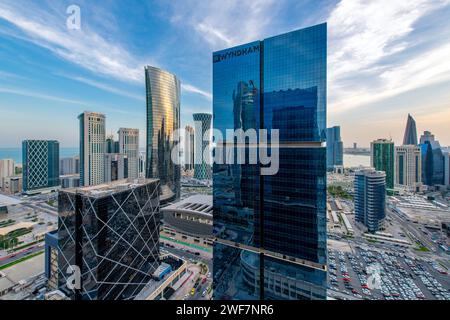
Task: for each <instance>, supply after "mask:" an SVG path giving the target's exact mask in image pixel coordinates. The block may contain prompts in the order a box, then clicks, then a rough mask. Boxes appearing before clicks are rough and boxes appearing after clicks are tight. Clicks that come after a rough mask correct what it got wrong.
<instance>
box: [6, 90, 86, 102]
mask: <svg viewBox="0 0 450 320" xmlns="http://www.w3.org/2000/svg"><path fill="white" fill-rule="evenodd" d="M0 93H6V94H14V95H19V96H24V97H32V98H38V99H44V100H50V101H56V102H63V103H70V104H77V105H84V106H85V105H86V103H84V102H82V101H79V100H73V99H66V98H62V97H58V96H53V95H48V94H42V93H38V92H33V91H30V90H21V89H16V88H8V87H0Z"/></svg>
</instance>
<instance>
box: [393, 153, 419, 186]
mask: <svg viewBox="0 0 450 320" xmlns="http://www.w3.org/2000/svg"><path fill="white" fill-rule="evenodd" d="M421 183H422V159H421V154H420V147H419V146H416V145H405V146H400V147H395V186H396V187H399V188H403V189H406V190H408V191H412V192H414V191H417V190H418V187H419V186H420V185H421Z"/></svg>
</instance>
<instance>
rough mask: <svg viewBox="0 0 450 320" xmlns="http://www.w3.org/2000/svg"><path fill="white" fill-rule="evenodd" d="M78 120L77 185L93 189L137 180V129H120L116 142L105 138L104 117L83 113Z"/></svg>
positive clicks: (109, 137)
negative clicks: (78, 165)
mask: <svg viewBox="0 0 450 320" xmlns="http://www.w3.org/2000/svg"><path fill="white" fill-rule="evenodd" d="M78 119H79V121H80V157H79V159H80V160H79V163H80V169H79V173H80V185H81V186H95V185H99V184H102V183H107V182H111V181H116V180H120V179H125V178H131V179H136V178H138V177H139V130H138V129H128V128H120V129H119V131H118V136H119V140H118V141H114V136H112V135H109V136H108V137H106V134H105V132H106V117H105V115H103V114H101V113H96V112H88V111H86V112H84V113H82V114H80V115H79V116H78Z"/></svg>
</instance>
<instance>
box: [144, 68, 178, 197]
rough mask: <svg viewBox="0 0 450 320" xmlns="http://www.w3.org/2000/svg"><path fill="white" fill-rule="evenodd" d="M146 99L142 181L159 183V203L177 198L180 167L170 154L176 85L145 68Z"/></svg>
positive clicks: (164, 74) (164, 75)
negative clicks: (144, 178) (158, 180)
mask: <svg viewBox="0 0 450 320" xmlns="http://www.w3.org/2000/svg"><path fill="white" fill-rule="evenodd" d="M145 84H146V97H147V148H146V149H147V155H146V177H147V178H157V179H160V183H161V201H162V202H166V201H171V200H175V199H178V198H179V197H180V177H181V171H180V170H181V167H180V165H179V164H176V163H175V162H173V161H172V158H171V152H172V149H173V148H174V146H175V143H176V142H175V141H179V140H177V139H178V137H174V133H176V132H177V131H179V129H180V81H179V80H178V78H177V77H176V76H175V75H173V74H171V73H169V72H167V71H164V70H161V69H158V68H155V67H151V66H147V67H145Z"/></svg>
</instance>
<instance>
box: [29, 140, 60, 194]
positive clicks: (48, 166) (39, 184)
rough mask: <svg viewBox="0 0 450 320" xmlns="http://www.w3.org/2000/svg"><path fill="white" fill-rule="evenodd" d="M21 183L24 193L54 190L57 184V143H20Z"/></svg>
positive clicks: (41, 141)
mask: <svg viewBox="0 0 450 320" xmlns="http://www.w3.org/2000/svg"><path fill="white" fill-rule="evenodd" d="M22 165H23V182H22V187H23V191H24V192H25V193H39V192H41V191H45V190H46V189H50V190H54V189H57V188H58V187H59V186H60V182H59V142H58V141H55V140H25V141H23V142H22Z"/></svg>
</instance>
